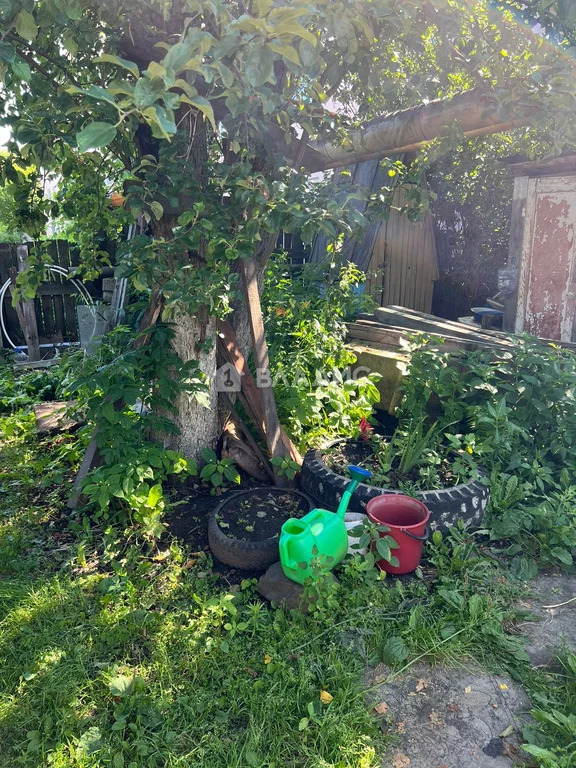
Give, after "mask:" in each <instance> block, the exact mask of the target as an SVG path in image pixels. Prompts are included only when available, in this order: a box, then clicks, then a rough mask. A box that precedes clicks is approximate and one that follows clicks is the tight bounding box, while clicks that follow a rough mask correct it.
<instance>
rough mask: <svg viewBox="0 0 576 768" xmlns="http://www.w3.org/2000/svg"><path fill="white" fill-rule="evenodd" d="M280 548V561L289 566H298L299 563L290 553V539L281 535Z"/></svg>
mask: <svg viewBox="0 0 576 768" xmlns="http://www.w3.org/2000/svg"><path fill="white" fill-rule="evenodd" d="M278 548H279V549H280V562H281V563H283V564H284V565H286V567H287V568H296V566H297V563H295V562H294V560H293V559H292V558H291V557H290V555H289V553H288V540H287V539H285V538H283V537H282V536H280V541H279V542H278Z"/></svg>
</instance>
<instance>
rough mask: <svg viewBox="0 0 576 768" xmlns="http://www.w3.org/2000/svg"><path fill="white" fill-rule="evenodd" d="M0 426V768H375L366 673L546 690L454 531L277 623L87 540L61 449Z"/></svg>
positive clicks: (196, 567)
mask: <svg viewBox="0 0 576 768" xmlns="http://www.w3.org/2000/svg"><path fill="white" fill-rule="evenodd" d="M0 422H1V423H0V429H1V433H0V434H2V438H1V458H0V485H1V487H2V493H1V494H0V744H1V745H2V747H1V750H0V766H6V768H8V767H9V766H10V768H12V766H27V767H28V768H39V767H40V766H54V767H55V768H64V766H66V768H69V767H70V766H102V767H104V766H113V767H114V768H121V766H132V767H136V766H138V767H140V766H195V767H196V768H220V767H221V768H246V767H250V766H255V767H256V768H281V767H282V768H296V767H297V766H298V768H304V767H305V768H352V767H353V768H375V767H376V766H378V765H380V762H381V759H382V756H383V755H384V754H385V750H386V749H387V748H389V747H393V737H389V736H384V735H383V731H382V729H381V727H380V721H379V719H378V716H377V715H376V714H375V713H374V712H373V711H370V710H369V709H368V707H367V705H366V702H365V695H364V691H363V674H364V673H365V671H366V669H367V668H368V667H369V666H373V665H375V664H377V663H379V662H384V663H385V664H387V665H389V666H390V668H391V669H392V670H394V669H401V668H403V667H405V666H406V665H409V664H410V663H412V661H414V660H415V659H417V658H419V657H423V658H427V659H439V660H442V661H443V662H445V663H462V660H463V659H471V658H474V659H476V660H478V661H479V662H480V663H483V664H484V665H485V666H487V667H490V668H493V669H497V670H504V669H507V670H511V671H512V672H513V673H514V674H516V675H519V676H521V677H524V678H525V679H526V680H532V681H533V686H535V687H537V686H539V689H540V691H541V692H542V691H544V692H545V691H546V690H548V688H547V686H548V683H549V681H548V679H547V678H546V676H545V674H544V673H540V675H539V676H536V677H535V674H536V673H534V672H533V671H532V670H531V669H530V667H529V664H528V661H527V657H526V655H525V653H524V651H523V649H522V646H521V643H520V641H519V639H518V637H517V636H516V635H513V634H507V630H508V629H512V628H513V626H514V609H513V608H512V607H511V606H512V605H513V601H514V597H515V595H516V592H517V590H518V589H519V588H518V585H517V584H516V583H514V582H508V581H507V580H506V578H505V577H504V575H503V573H502V572H501V570H500V568H499V566H498V565H497V563H495V561H494V560H492V559H490V558H483V557H477V556H476V555H475V553H474V546H473V542H472V541H471V539H470V537H469V536H467V535H466V534H464V533H461V534H459V535H458V536H456V537H455V538H454V540H451V541H449V542H443V543H442V544H440V545H439V546H436V547H430V549H429V552H428V567H427V569H426V571H425V574H426V577H425V578H424V579H412V580H410V581H400V580H397V579H396V580H394V579H391V580H388V581H381V580H379V579H378V578H377V577H376V574H374V575H373V577H367V576H366V575H365V574H364V573H362V572H361V571H360V570H359V569H358V562H357V561H354V560H353V561H352V562H351V563H350V564H348V565H347V566H346V567H345V568H344V569H343V570H342V571H341V573H340V574H339V578H340V585H339V586H338V587H333V588H328V587H325V588H323V589H322V591H321V596H320V598H319V599H318V602H317V604H316V609H315V611H314V613H313V614H310V615H307V616H302V615H300V614H298V613H289V612H286V611H284V610H279V609H274V608H271V607H269V606H267V605H265V604H264V603H263V602H262V601H261V600H260V599H259V598H258V596H257V594H256V593H255V581H254V580H248V581H246V582H243V583H242V584H241V585H238V586H232V587H230V586H228V585H226V584H224V583H223V582H222V580H221V579H219V578H218V576H217V575H216V574H212V573H211V571H210V568H209V561H207V560H206V559H205V558H203V557H198V556H194V555H192V554H191V553H188V552H186V550H185V547H183V546H182V545H181V544H179V543H178V542H177V541H171V540H170V539H169V537H168V536H165V537H164V538H162V539H161V540H160V543H159V545H158V546H157V547H154V548H153V549H149V550H147V551H145V552H143V554H142V555H141V557H140V558H139V559H138V562H137V563H136V562H133V561H132V560H131V559H130V556H128V557H127V558H123V557H122V552H121V544H119V543H118V541H117V540H116V538H115V536H113V535H112V534H110V533H109V534H108V535H106V533H105V532H104V544H102V539H101V538H100V539H98V540H97V539H96V537H93V538H92V537H91V535H90V533H89V531H88V529H87V528H86V527H85V526H84V527H83V524H82V520H81V518H78V519H73V520H69V519H68V517H67V512H66V511H65V509H64V505H63V501H64V500H65V499H66V497H67V494H68V492H69V481H70V478H71V474H72V470H73V468H74V467H75V466H76V465H77V463H78V460H79V458H80V456H81V447H80V446H79V444H78V440H77V438H75V437H70V436H68V437H59V438H47V439H44V440H41V441H39V440H38V438H37V436H36V434H35V432H34V428H33V420H32V418H31V417H30V416H27V415H25V414H24V412H20V414H19V415H16V416H12V417H5V418H2V419H1V420H0ZM63 468H64V469H65V470H67V471H64V472H63V471H62V469H63ZM82 531H84V533H82ZM96 551H98V552H99V553H100V554H99V557H96V554H95V553H96ZM112 556H114V563H115V565H114V568H115V570H113V569H112V568H111V567H110V565H109V564H107V563H109V562H112ZM465 663H466V662H465ZM542 696H544V693H542ZM542 764H543V765H544V764H545V763H542ZM558 765H560V763H558ZM566 765H568V763H567V764H566Z"/></svg>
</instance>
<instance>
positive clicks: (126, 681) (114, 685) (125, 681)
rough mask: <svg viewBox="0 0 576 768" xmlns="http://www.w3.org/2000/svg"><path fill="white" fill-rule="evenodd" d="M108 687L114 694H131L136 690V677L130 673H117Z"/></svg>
mask: <svg viewBox="0 0 576 768" xmlns="http://www.w3.org/2000/svg"><path fill="white" fill-rule="evenodd" d="M108 688H109V690H110V693H111V694H112V696H118V697H120V698H122V697H123V696H130V694H131V693H132V692H133V690H134V677H128V675H117V676H116V677H113V678H112V680H110V682H109V683H108Z"/></svg>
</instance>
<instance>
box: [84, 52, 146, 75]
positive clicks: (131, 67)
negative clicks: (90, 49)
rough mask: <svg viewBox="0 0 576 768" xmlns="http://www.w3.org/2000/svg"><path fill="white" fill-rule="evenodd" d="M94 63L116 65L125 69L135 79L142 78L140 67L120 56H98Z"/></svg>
mask: <svg viewBox="0 0 576 768" xmlns="http://www.w3.org/2000/svg"><path fill="white" fill-rule="evenodd" d="M93 61H94V62H97V63H98V62H106V63H108V64H116V66H118V67H123V68H124V69H127V70H128V71H129V72H131V73H132V74H133V75H134V77H140V70H139V69H138V65H137V64H135V63H134V62H133V61H128V59H122V58H121V57H120V56H114V54H112V53H103V54H102V55H101V56H97V57H96V58H95V59H93Z"/></svg>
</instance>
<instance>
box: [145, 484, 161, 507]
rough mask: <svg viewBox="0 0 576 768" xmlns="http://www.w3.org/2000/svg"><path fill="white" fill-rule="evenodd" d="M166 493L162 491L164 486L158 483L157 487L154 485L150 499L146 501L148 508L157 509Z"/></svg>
mask: <svg viewBox="0 0 576 768" xmlns="http://www.w3.org/2000/svg"><path fill="white" fill-rule="evenodd" d="M163 495H164V493H163V491H162V486H161V485H160V484H159V483H158V484H157V485H153V486H152V488H150V490H149V491H148V498H147V499H146V506H147V507H155V506H156V505H157V504H158V502H159V501H160V500H161V499H162V497H163Z"/></svg>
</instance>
